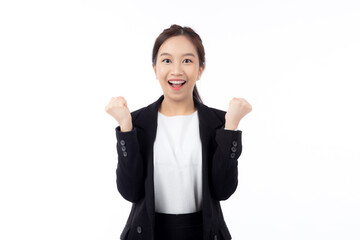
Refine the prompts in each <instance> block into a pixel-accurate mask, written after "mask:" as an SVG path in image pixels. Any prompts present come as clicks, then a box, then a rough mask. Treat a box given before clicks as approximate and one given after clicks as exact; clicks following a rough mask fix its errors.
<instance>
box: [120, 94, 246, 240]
mask: <svg viewBox="0 0 360 240" xmlns="http://www.w3.org/2000/svg"><path fill="white" fill-rule="evenodd" d="M163 99H164V95H162V96H161V97H160V98H159V99H158V100H157V101H155V102H154V103H152V104H150V105H148V106H147V107H144V108H141V109H138V110H136V111H134V112H132V113H131V116H132V123H133V129H132V131H129V132H121V131H120V127H119V126H118V127H116V138H117V152H118V166H117V170H116V175H117V179H116V182H117V187H118V190H119V192H120V194H121V195H122V196H123V197H124V198H125V199H126V200H128V201H131V202H132V203H133V205H132V209H131V212H130V215H129V218H128V220H127V223H126V225H125V228H124V229H123V231H122V234H121V237H120V239H128V240H135V239H144V240H150V239H151V240H153V239H154V238H153V235H154V222H155V213H154V212H155V211H154V208H155V203H154V172H153V144H154V141H155V137H156V128H157V114H158V109H159V106H160V104H161V102H162V100H163ZM194 104H195V107H196V108H197V110H198V116H199V127H200V139H201V144H202V161H203V162H202V168H203V172H202V174H203V180H202V181H203V202H202V212H203V233H204V239H206V240H208V239H215V240H216V239H218V240H220V239H226V240H228V239H231V235H230V233H229V230H228V228H227V226H226V224H225V221H224V218H223V214H222V211H221V206H220V202H219V201H220V200H226V199H228V198H229V197H230V196H231V195H232V194H233V193H234V192H235V190H236V187H237V185H238V169H237V165H238V162H237V159H238V158H239V156H240V154H241V150H242V144H241V131H232V130H224V124H225V113H226V112H224V111H221V110H218V109H214V108H210V107H207V106H206V105H204V104H202V103H200V102H198V101H197V100H196V99H195V98H194ZM155 240H156V239H155Z"/></svg>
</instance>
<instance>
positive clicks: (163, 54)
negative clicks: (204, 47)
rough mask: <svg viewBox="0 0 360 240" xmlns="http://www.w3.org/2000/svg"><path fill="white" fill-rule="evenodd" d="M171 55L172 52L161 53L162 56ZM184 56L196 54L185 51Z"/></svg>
mask: <svg viewBox="0 0 360 240" xmlns="http://www.w3.org/2000/svg"><path fill="white" fill-rule="evenodd" d="M166 55H167V56H171V54H170V53H166V52H165V53H161V54H160V56H159V57H161V56H166ZM182 56H193V57H195V55H194V54H193V53H185V54H183V55H182Z"/></svg>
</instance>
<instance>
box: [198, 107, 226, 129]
mask: <svg viewBox="0 0 360 240" xmlns="http://www.w3.org/2000/svg"><path fill="white" fill-rule="evenodd" d="M198 112H199V114H201V115H203V118H204V119H206V122H209V121H210V122H213V123H214V124H216V123H219V122H220V123H222V124H224V123H225V114H226V112H225V111H223V110H221V109H217V108H213V107H209V106H207V105H205V104H203V103H199V104H198Z"/></svg>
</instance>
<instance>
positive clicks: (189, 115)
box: [158, 110, 198, 118]
mask: <svg viewBox="0 0 360 240" xmlns="http://www.w3.org/2000/svg"><path fill="white" fill-rule="evenodd" d="M197 111H198V110H195V112H193V113H191V114H188V115H175V116H166V115H164V114H162V113H161V112H159V111H158V114H159V115H161V116H163V117H166V118H175V117H191V116H193V115H195V114H196V113H197Z"/></svg>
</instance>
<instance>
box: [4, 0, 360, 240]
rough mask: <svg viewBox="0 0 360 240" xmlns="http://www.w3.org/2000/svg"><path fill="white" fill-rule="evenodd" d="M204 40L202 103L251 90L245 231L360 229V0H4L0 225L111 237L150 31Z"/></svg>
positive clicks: (20, 231)
mask: <svg viewBox="0 0 360 240" xmlns="http://www.w3.org/2000/svg"><path fill="white" fill-rule="evenodd" d="M173 23H176V24H180V25H182V26H190V27H192V28H193V29H194V30H195V31H197V32H198V33H199V35H200V36H201V38H202V39H203V43H204V46H205V50H206V58H207V65H206V69H205V72H204V74H203V76H202V78H201V80H200V81H199V82H198V88H199V92H200V95H201V97H202V98H203V101H204V103H205V104H206V105H208V106H211V107H215V108H219V109H222V110H225V111H226V110H227V107H228V104H229V101H230V99H231V98H232V97H244V98H246V99H247V100H248V101H249V102H250V103H251V104H252V106H253V112H251V113H250V114H249V115H248V116H246V117H245V118H244V119H243V120H242V122H241V123H240V126H239V129H241V130H242V131H243V153H242V155H241V157H240V158H239V185H238V188H237V191H236V192H235V193H234V195H232V197H231V198H230V199H228V200H227V201H224V202H222V207H223V212H224V215H225V220H226V222H227V225H228V227H229V229H230V232H231V234H232V236H233V239H235V240H238V239H242V240H264V239H267V240H272V239H274V240H289V239H290V240H304V239H306V240H318V239H326V240H334V239H339V240H340V239H341V240H342V239H346V240H355V239H356V240H358V239H360V230H359V229H360V175H359V170H360V162H359V161H360V150H359V145H360V144H359V143H360V140H359V136H360V127H359V122H360V114H359V103H360V96H359V93H358V92H359V90H360V88H359V84H358V83H359V80H360V71H359V66H360V57H359V56H360V3H359V1H357V0H352V1H351V0H342V1H340V0H326V1H325V0H298V1H285V0H282V1H281V0H276V1H265V0H261V1H259V0H258V1H257V0H255V1H254V0H251V1H250V0H245V1H225V0H224V1H189V0H184V1H165V0H163V1H115V0H102V1H100V0H62V1H45V0H43V1H40V0H34V1H25V0H23V1H16V0H12V1H10V0H3V1H1V3H0V35H1V36H0V80H1V85H0V111H1V118H0V121H1V124H0V144H1V145H0V146H1V150H0V159H1V162H0V164H1V165H0V187H1V188H0V191H1V192H0V194H1V197H0V201H1V202H0V221H1V223H0V226H1V230H0V239H4V240H5V239H6V240H12V239H36V240H42V239H44V240H45V239H46V240H48V239H52V240H60V239H61V240H63V239H67V240H72V239H74V240H75V239H76V240H78V239H91V240H100V239H101V240H105V239H106V240H111V239H113V240H115V239H119V235H120V233H121V230H122V228H123V227H124V225H125V221H126V219H127V217H128V214H129V212H130V207H131V204H130V203H129V202H127V201H125V200H124V199H123V198H122V197H121V196H120V194H119V193H118V192H117V189H116V182H115V179H116V176H115V170H116V164H117V153H116V138H115V127H116V126H117V123H116V121H115V120H114V119H112V118H111V116H110V115H108V114H107V113H106V112H105V110H104V108H105V105H106V104H107V103H108V101H109V100H110V98H111V97H112V96H120V95H122V96H125V98H126V99H127V101H128V103H129V107H130V110H136V109H138V108H140V107H144V106H147V105H148V104H150V103H152V102H153V101H155V100H157V99H158V97H159V96H160V95H161V94H162V90H161V88H160V85H159V83H158V82H157V80H156V79H155V75H154V73H153V70H152V67H151V51H152V47H153V43H154V41H155V38H156V37H157V36H158V34H160V33H161V31H162V30H163V29H165V28H168V27H170V25H171V24H173Z"/></svg>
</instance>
